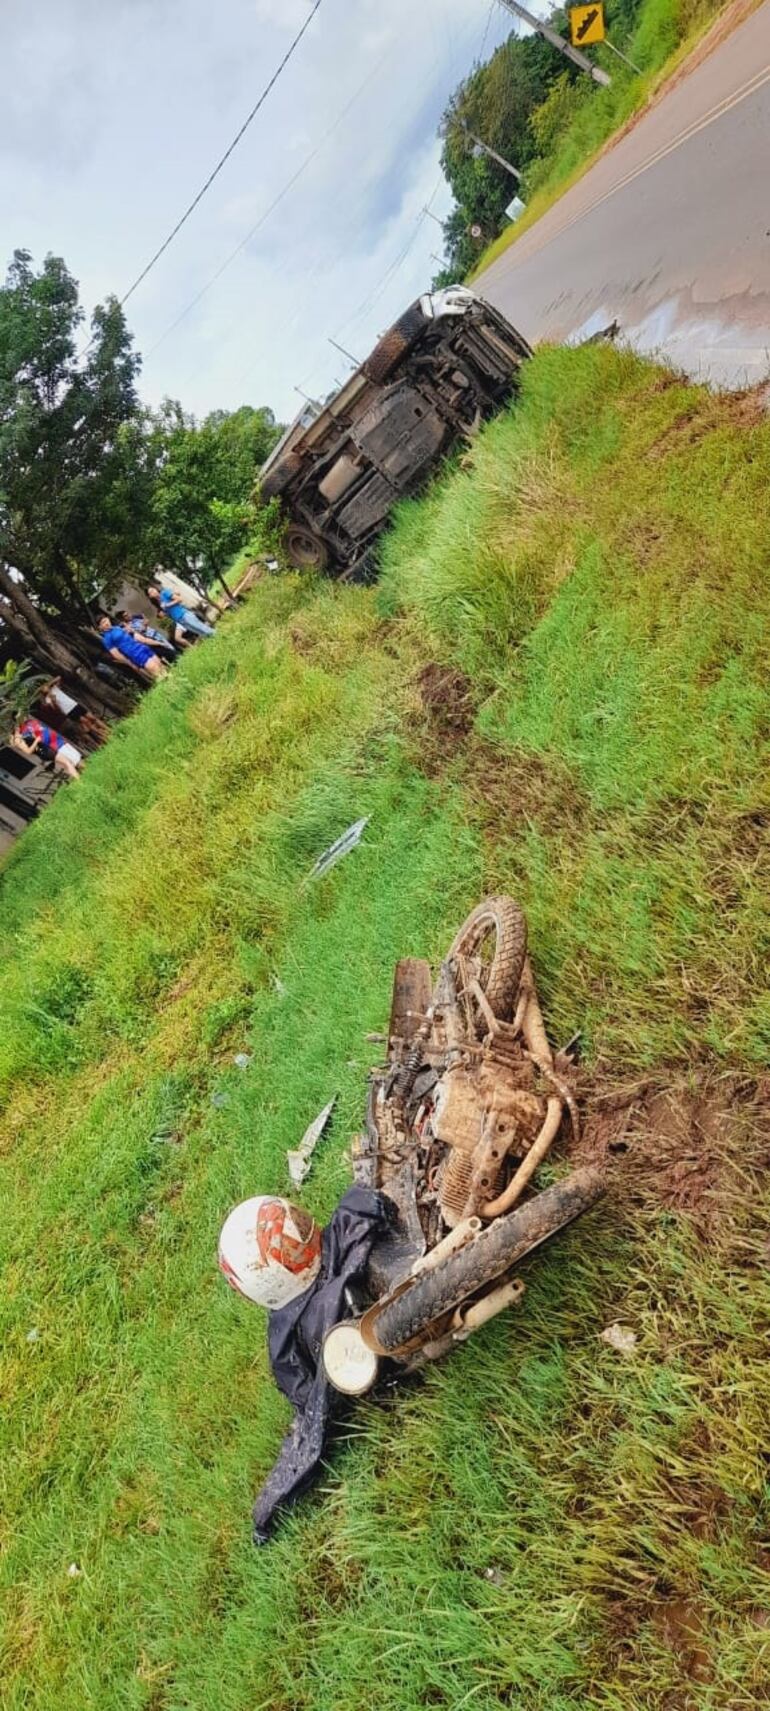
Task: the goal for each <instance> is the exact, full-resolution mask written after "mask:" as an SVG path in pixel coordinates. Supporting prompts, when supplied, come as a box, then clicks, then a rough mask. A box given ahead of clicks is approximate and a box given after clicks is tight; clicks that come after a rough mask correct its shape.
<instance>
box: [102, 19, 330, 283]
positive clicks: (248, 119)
mask: <svg viewBox="0 0 770 1711" xmlns="http://www.w3.org/2000/svg"><path fill="white" fill-rule="evenodd" d="M321 4H322V0H315V3H314V5H313V9H312V11H311V12H309V13H308V16H307V17H306V19H305V22H304V24H302V26H301V28H300V29H299V30H298V31H297V34H296V36H295V37H294V40H293V41H292V42H291V43H290V45H289V47H288V48H287V49H286V52H285V54H284V56H283V59H282V60H281V62H280V64H279V65H278V66H277V67H276V69H275V71H274V72H273V75H272V77H271V78H270V81H269V83H266V84H265V87H264V89H263V90H262V93H261V95H260V97H259V99H258V101H256V102H255V103H254V106H253V107H252V109H251V112H250V113H249V114H248V115H247V117H246V118H245V119H244V121H243V124H242V125H241V128H240V130H239V131H238V132H237V133H236V135H235V136H234V137H233V140H232V142H231V143H230V144H229V147H228V148H226V149H225V152H224V154H223V155H222V157H221V159H220V160H218V161H217V164H216V166H215V167H214V169H213V171H212V172H210V173H209V176H208V178H207V179H206V182H205V184H202V185H201V188H200V190H199V191H198V194H197V196H194V197H193V200H192V202H191V203H190V205H189V207H188V208H186V209H185V211H184V213H183V214H182V216H181V218H180V219H179V220H177V223H176V225H175V226H174V228H173V230H172V231H170V232H169V234H168V237H167V238H164V240H163V243H162V244H161V246H160V248H159V249H157V250H156V251H155V254H154V255H153V256H151V257H150V260H149V261H148V263H147V265H146V267H143V268H142V271H141V273H139V274H137V277H136V279H135V280H134V283H133V285H130V286H129V288H128V290H127V292H126V293H125V296H123V297H121V299H120V302H121V306H122V305H123V304H125V303H127V302H128V299H129V297H132V296H133V294H134V292H135V291H136V290H137V287H138V286H140V285H141V283H142V281H143V280H144V279H146V278H147V275H148V273H150V272H151V270H152V268H153V267H154V266H155V263H156V262H158V261H160V258H161V256H162V255H164V254H165V252H166V250H167V249H168V247H169V244H171V243H173V241H174V238H175V237H176V235H177V233H178V232H181V230H182V227H183V226H184V225H185V223H186V221H187V220H189V218H190V215H191V214H192V213H193V212H194V210H195V209H196V208H197V206H198V203H199V202H200V201H202V199H203V197H204V196H205V194H206V191H207V190H209V189H210V188H211V185H212V184H213V183H214V179H215V178H217V177H218V175H219V173H220V172H221V171H222V167H223V166H224V164H225V162H226V161H228V160H229V159H230V156H231V154H232V152H233V150H234V149H235V148H237V146H238V144H239V142H240V140H241V137H242V136H243V135H244V133H245V132H246V131H247V130H248V128H249V125H250V124H251V122H252V119H255V118H256V116H257V113H258V112H259V110H260V107H263V106H264V104H265V101H266V100H267V97H268V95H269V94H270V91H271V89H273V88H274V87H275V85H276V83H277V82H278V79H279V77H280V75H281V72H282V71H283V70H284V68H285V66H287V65H288V63H289V60H290V59H291V57H292V54H293V53H295V52H296V50H297V48H298V47H299V44H300V42H301V40H302V37H303V36H304V34H305V31H306V30H308V29H309V28H310V25H311V24H312V22H313V19H314V17H315V15H316V12H317V11H318V8H319V6H320V5H321Z"/></svg>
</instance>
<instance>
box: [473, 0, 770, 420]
mask: <svg viewBox="0 0 770 1711" xmlns="http://www.w3.org/2000/svg"><path fill="white" fill-rule="evenodd" d="M475 288H476V290H478V291H480V292H481V293H482V295H483V296H484V297H486V298H488V299H489V301H490V302H491V303H494V304H495V305H496V306H497V307H498V308H499V309H501V310H502V311H503V313H504V314H506V315H507V316H508V318H509V320H511V321H512V322H513V323H514V325H515V326H517V327H519V328H520V330H521V332H523V333H524V334H525V336H526V337H527V338H528V339H529V340H530V341H531V342H532V343H537V342H538V341H539V340H541V339H549V340H555V341H561V340H564V339H579V338H584V337H586V336H587V335H588V334H589V333H592V332H594V331H597V330H598V329H599V328H600V327H603V326H606V325H607V324H608V323H609V322H611V321H613V320H617V321H619V322H620V325H621V328H622V331H623V335H624V337H625V338H627V339H628V340H630V342H631V343H632V344H634V345H635V346H636V347H637V348H638V349H640V350H644V351H648V352H651V351H661V352H664V353H665V354H666V355H667V356H668V357H669V358H670V360H671V361H673V362H674V363H675V364H676V365H677V366H680V367H682V368H684V369H685V370H686V371H687V372H688V373H690V374H692V375H693V376H695V377H696V378H699V379H710V380H712V381H713V382H714V383H715V384H718V385H723V386H745V385H747V384H749V385H750V384H753V383H754V382H756V381H759V380H762V379H764V378H766V377H767V376H768V375H770V0H765V4H764V5H763V6H762V7H761V8H760V9H759V10H758V11H757V12H755V13H753V14H752V15H751V17H749V18H748V19H747V20H746V21H745V22H744V23H743V24H742V25H740V26H739V28H738V29H737V30H735V31H734V32H733V34H732V35H730V36H728V38H727V40H726V41H724V42H723V43H722V44H721V46H719V47H717V48H715V49H714V51H713V52H712V53H711V54H710V55H709V57H708V58H707V59H705V60H704V61H703V62H702V63H701V64H700V65H697V66H696V67H695V69H693V70H691V71H690V72H689V73H688V74H687V75H686V76H685V77H684V78H682V80H681V81H680V82H679V83H677V84H676V85H674V86H673V87H672V88H671V89H670V90H669V92H668V93H667V94H666V95H665V96H664V97H663V98H662V99H661V100H660V101H659V103H658V104H657V106H655V107H654V108H652V109H651V110H650V112H648V113H647V114H645V116H644V117H643V118H642V119H640V120H639V121H638V123H637V124H636V125H635V127H634V128H633V130H631V131H630V132H629V133H628V134H627V135H626V136H624V137H623V138H622V139H621V140H620V141H619V142H618V143H617V144H616V145H615V146H614V147H613V148H611V149H610V150H609V151H608V152H607V153H606V154H605V155H604V156H603V157H602V158H601V159H600V160H599V161H597V163H596V165H595V166H594V167H592V169H591V171H590V172H589V173H587V174H586V175H585V177H584V178H583V179H581V181H580V183H579V184H576V185H575V186H574V187H573V188H572V190H570V191H569V192H568V193H567V194H566V195H565V196H563V197H562V198H561V200H560V201H559V202H558V203H557V204H556V205H555V206H554V207H553V208H552V209H550V210H549V212H548V213H547V214H546V215H544V217H543V219H542V220H540V221H538V223H537V225H536V226H533V227H532V228H531V230H530V231H528V232H526V233H524V234H523V235H522V237H521V238H519V239H518V241H517V242H516V243H514V244H513V245H512V247H511V248H510V249H509V250H507V251H506V253H505V254H504V255H502V256H501V257H500V258H499V259H498V260H497V261H496V262H494V263H493V264H492V266H491V267H489V268H487V270H486V271H485V272H484V273H483V274H481V275H480V276H479V279H478V280H477V282H476V287H475Z"/></svg>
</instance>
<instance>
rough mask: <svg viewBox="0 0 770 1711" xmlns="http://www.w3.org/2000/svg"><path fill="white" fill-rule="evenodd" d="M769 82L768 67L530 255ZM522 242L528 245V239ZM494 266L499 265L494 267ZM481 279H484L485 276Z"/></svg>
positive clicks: (661, 148)
mask: <svg viewBox="0 0 770 1711" xmlns="http://www.w3.org/2000/svg"><path fill="white" fill-rule="evenodd" d="M768 80H770V65H766V66H765V67H764V68H763V70H762V71H757V72H755V73H754V75H753V77H750V78H748V80H747V81H746V83H743V84H741V87H740V88H739V89H736V90H735V91H734V93H733V94H732V95H726V96H725V97H724V98H723V99H722V100H721V101H719V102H717V105H716V106H715V107H711V108H710V109H709V111H708V112H707V113H704V114H703V115H702V117H701V118H700V119H693V120H692V122H691V123H690V124H689V125H687V126H685V129H684V130H683V131H680V132H679V135H678V136H676V137H673V138H672V140H671V142H669V143H665V144H663V145H662V146H661V147H660V148H659V149H656V151H655V153H654V154H651V155H649V156H648V158H647V160H645V161H642V162H640V164H639V166H636V167H634V169H633V171H632V172H627V173H626V175H625V177H624V178H619V179H618V180H617V183H615V184H612V185H610V186H609V188H608V189H607V190H605V191H603V192H602V195H601V196H597V197H596V198H595V200H594V201H593V202H589V204H588V206H587V207H585V208H581V209H580V210H579V211H578V212H577V213H575V214H573V215H572V217H571V219H569V220H565V221H564V224H563V225H561V226H559V228H558V230H557V231H555V232H552V233H551V234H550V236H547V237H545V238H544V239H543V242H542V243H540V244H537V245H536V246H535V248H534V249H533V250H531V251H530V252H529V253H530V254H531V255H534V254H536V253H537V251H538V250H541V249H545V248H546V245H547V244H549V243H553V242H554V240H555V239H556V238H560V237H561V236H562V233H563V232H568V231H569V230H570V229H571V227H572V226H576V225H577V224H578V222H579V221H580V220H585V219H586V218H587V216H588V215H589V214H593V212H594V210H595V209H596V208H601V206H602V203H603V202H608V201H609V199H610V197H611V196H614V195H615V193H616V191H618V190H625V189H626V188H627V186H628V185H629V184H633V182H634V179H635V178H641V176H642V173H644V172H648V171H649V169H650V167H652V166H658V165H659V163H660V162H661V161H662V160H665V159H666V157H667V155H670V154H673V153H674V152H675V150H676V149H678V148H681V147H682V144H683V143H687V142H690V140H691V139H692V137H695V136H697V135H698V132H699V131H705V130H706V129H707V127H708V126H709V125H713V124H714V123H715V121H716V120H717V119H721V118H723V117H724V115H725V113H729V112H730V110H731V108H733V107H737V106H738V105H739V103H740V102H741V101H745V100H747V99H748V97H749V96H750V95H755V94H756V93H757V91H758V90H759V89H761V88H762V87H763V85H764V84H765V83H767V82H768ZM543 218H545V216H543ZM538 223H539V222H538ZM532 232H533V235H534V234H535V233H536V232H537V224H536V225H535V226H533V228H532ZM523 241H524V242H526V238H525V239H524V240H523ZM516 249H519V253H520V254H521V253H522V251H521V248H520V246H519V245H513V246H512V250H513V251H514V252H515V250H516ZM513 259H514V256H513V254H511V260H513ZM525 259H526V257H525ZM504 260H505V257H504V256H501V257H500V262H501V264H502V263H504ZM495 265H496V264H495V263H493V266H495ZM490 271H491V270H490ZM502 271H504V268H503V267H502V266H501V272H502ZM480 277H481V278H483V277H484V276H483V274H482V275H481V276H480Z"/></svg>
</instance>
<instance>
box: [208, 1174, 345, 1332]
mask: <svg viewBox="0 0 770 1711" xmlns="http://www.w3.org/2000/svg"><path fill="white" fill-rule="evenodd" d="M218 1257H219V1269H220V1271H222V1272H223V1273H224V1276H225V1277H226V1278H227V1281H228V1283H229V1284H231V1285H232V1288H233V1289H237V1290H239V1291H240V1293H241V1295H245V1296H247V1298H248V1300H249V1301H256V1303H257V1305H258V1306H259V1307H269V1308H274V1307H285V1306H286V1304H287V1302H288V1301H293V1300H294V1297H295V1295H301V1294H302V1292H303V1290H305V1289H308V1288H309V1287H310V1284H311V1283H312V1282H313V1279H314V1278H315V1277H317V1275H318V1269H319V1267H320V1264H321V1231H320V1229H319V1227H318V1225H317V1223H316V1221H315V1219H314V1218H311V1216H310V1213H309V1212H303V1211H302V1209H301V1207H299V1206H292V1203H291V1201H290V1200H283V1199H282V1198H281V1197H280V1195H276V1194H257V1195H255V1196H254V1198H253V1200H242V1201H241V1204H240V1206H235V1207H234V1208H233V1210H232V1212H231V1213H230V1215H229V1217H227V1218H226V1219H225V1221H224V1224H223V1225H222V1234H221V1235H220V1238H219V1256H218Z"/></svg>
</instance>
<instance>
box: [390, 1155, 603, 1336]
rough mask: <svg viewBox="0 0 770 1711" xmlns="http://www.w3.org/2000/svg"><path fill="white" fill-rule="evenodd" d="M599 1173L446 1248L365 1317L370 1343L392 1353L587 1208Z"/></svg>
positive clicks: (596, 1195) (579, 1176) (582, 1174)
mask: <svg viewBox="0 0 770 1711" xmlns="http://www.w3.org/2000/svg"><path fill="white" fill-rule="evenodd" d="M604 1187H605V1184H604V1178H603V1176H602V1174H601V1172H600V1171H598V1170H594V1169H591V1168H586V1169H584V1170H576V1171H574V1172H573V1174H572V1176H568V1177H565V1178H564V1180H563V1181H562V1182H555V1183H553V1185H552V1187H550V1188H546V1189H544V1190H543V1192H542V1194H536V1195H535V1197H534V1199H533V1200H528V1201H526V1203H525V1205H523V1206H517V1208H516V1211H515V1212H509V1213H508V1214H507V1216H506V1217H503V1218H495V1219H494V1221H493V1222H492V1223H491V1224H488V1225H487V1226H486V1229H484V1230H482V1231H481V1232H480V1234H479V1235H478V1236H476V1237H475V1238H474V1239H473V1240H472V1241H471V1242H469V1243H468V1245H467V1246H466V1247H464V1248H459V1249H458V1250H457V1251H456V1252H455V1253H453V1254H449V1255H448V1257H447V1258H446V1259H445V1260H444V1262H443V1264H442V1265H438V1266H436V1269H435V1271H426V1272H424V1273H423V1275H422V1276H421V1277H416V1278H415V1280H414V1282H413V1283H411V1284H410V1285H409V1287H408V1289H405V1290H404V1292H403V1294H402V1295H397V1296H396V1298H395V1300H394V1301H389V1302H388V1303H387V1304H386V1305H385V1306H384V1307H383V1309H382V1312H381V1313H377V1314H376V1315H374V1316H373V1317H372V1318H371V1319H369V1321H368V1329H369V1333H370V1335H371V1337H372V1340H373V1343H376V1346H377V1348H378V1350H379V1352H380V1353H382V1354H396V1353H397V1352H398V1350H399V1349H403V1348H404V1347H405V1345H406V1344H408V1343H411V1342H413V1341H414V1340H415V1338H418V1337H423V1336H424V1335H425V1332H426V1331H427V1330H428V1329H429V1328H430V1326H431V1325H433V1324H434V1323H435V1321H436V1320H437V1319H441V1318H442V1317H443V1315H444V1314H445V1313H451V1312H453V1311H454V1309H455V1308H456V1307H460V1306H462V1304H463V1302H465V1301H467V1300H468V1299H469V1298H470V1297H471V1296H473V1295H475V1294H477V1293H478V1291H479V1290H481V1289H486V1288H488V1286H489V1285H490V1284H492V1283H495V1282H496V1281H497V1280H498V1279H499V1278H501V1277H502V1276H503V1274H504V1273H505V1272H508V1271H510V1269H511V1267H512V1266H514V1265H516V1264H517V1263H518V1261H519V1260H521V1259H523V1258H524V1255H525V1254H528V1253H531V1252H532V1250H533V1248H538V1247H540V1245H541V1243H543V1242H547V1241H549V1240H550V1238H551V1236H555V1235H556V1233H557V1231H558V1230H563V1229H564V1227H565V1225H567V1224H571V1223H573V1222H574V1220H575V1218H579V1217H580V1216H581V1214H582V1213H583V1212H587V1211H588V1210H589V1207H591V1206H593V1205H594V1204H595V1202H596V1201H597V1200H599V1199H600V1197H601V1195H602V1194H603V1193H604Z"/></svg>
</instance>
